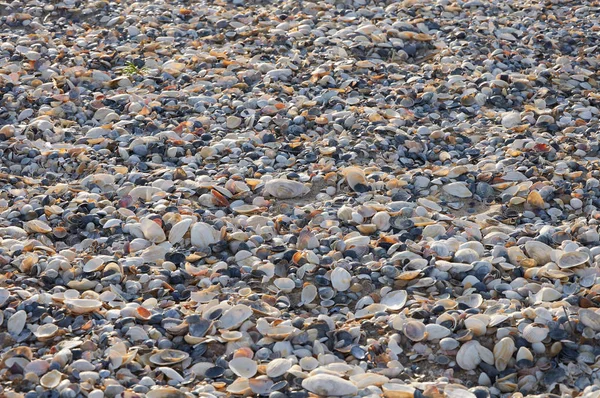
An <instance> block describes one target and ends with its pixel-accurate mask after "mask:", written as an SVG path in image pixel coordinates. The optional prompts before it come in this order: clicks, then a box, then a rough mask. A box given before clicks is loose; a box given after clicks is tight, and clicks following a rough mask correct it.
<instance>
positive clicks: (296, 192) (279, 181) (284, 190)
mask: <svg viewBox="0 0 600 398" xmlns="http://www.w3.org/2000/svg"><path fill="white" fill-rule="evenodd" d="M264 192H265V193H268V194H269V195H271V196H273V197H275V198H278V199H292V198H299V197H302V196H305V195H306V194H308V193H309V192H310V188H309V187H307V186H306V185H304V184H303V183H301V182H298V181H293V180H286V179H284V178H275V179H272V180H270V181H267V182H266V183H265V187H264Z"/></svg>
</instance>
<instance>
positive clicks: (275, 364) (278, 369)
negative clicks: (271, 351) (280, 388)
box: [266, 358, 292, 378]
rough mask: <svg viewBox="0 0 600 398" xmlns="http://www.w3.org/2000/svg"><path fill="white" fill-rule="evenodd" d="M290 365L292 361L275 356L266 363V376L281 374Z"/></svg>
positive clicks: (288, 368)
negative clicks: (275, 357)
mask: <svg viewBox="0 0 600 398" xmlns="http://www.w3.org/2000/svg"><path fill="white" fill-rule="evenodd" d="M291 367H292V361H290V360H289V359H285V358H277V359H274V360H272V361H271V362H269V364H268V365H267V369H266V372H267V376H269V377H271V378H274V377H279V376H283V375H284V374H285V373H286V372H287V371H288V370H290V368H291Z"/></svg>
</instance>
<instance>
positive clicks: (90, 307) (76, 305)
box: [65, 299, 102, 315]
mask: <svg viewBox="0 0 600 398" xmlns="http://www.w3.org/2000/svg"><path fill="white" fill-rule="evenodd" d="M65 306H66V307H67V309H68V310H69V311H71V312H72V313H73V314H77V315H81V314H87V313H90V312H94V311H98V310H99V309H100V308H102V302H101V301H99V300H92V299H69V300H65Z"/></svg>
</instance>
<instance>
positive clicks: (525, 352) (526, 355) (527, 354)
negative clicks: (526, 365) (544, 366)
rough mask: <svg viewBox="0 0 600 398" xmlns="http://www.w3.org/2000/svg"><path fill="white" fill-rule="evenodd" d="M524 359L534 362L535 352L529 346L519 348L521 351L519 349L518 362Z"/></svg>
mask: <svg viewBox="0 0 600 398" xmlns="http://www.w3.org/2000/svg"><path fill="white" fill-rule="evenodd" d="M522 360H527V361H532V362H533V354H532V353H531V351H529V348H527V347H521V348H519V351H517V362H518V361H522Z"/></svg>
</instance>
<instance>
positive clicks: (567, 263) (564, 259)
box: [558, 251, 590, 268]
mask: <svg viewBox="0 0 600 398" xmlns="http://www.w3.org/2000/svg"><path fill="white" fill-rule="evenodd" d="M589 259H590V257H589V255H588V254H587V253H585V252H579V251H575V252H567V253H563V254H561V256H560V257H559V259H558V266H559V267H560V268H574V267H578V266H580V265H583V264H585V263H587V262H588V261H589Z"/></svg>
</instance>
